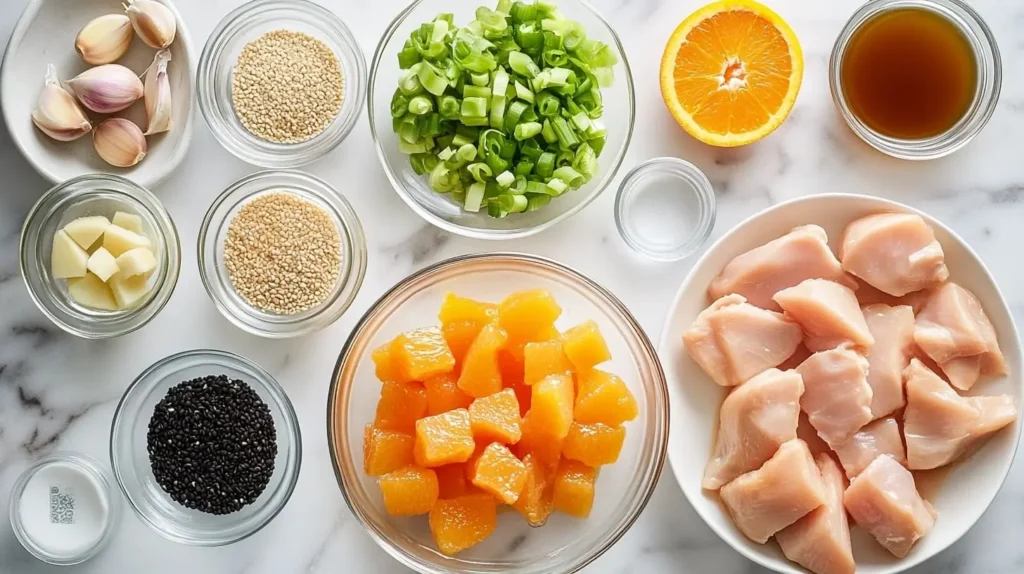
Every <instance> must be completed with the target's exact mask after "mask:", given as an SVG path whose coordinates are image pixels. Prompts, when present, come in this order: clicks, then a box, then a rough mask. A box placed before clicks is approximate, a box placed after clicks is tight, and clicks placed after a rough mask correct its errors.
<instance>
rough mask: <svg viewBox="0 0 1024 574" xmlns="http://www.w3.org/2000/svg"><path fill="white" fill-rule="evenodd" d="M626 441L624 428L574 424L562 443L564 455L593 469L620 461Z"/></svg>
mask: <svg viewBox="0 0 1024 574" xmlns="http://www.w3.org/2000/svg"><path fill="white" fill-rule="evenodd" d="M625 440H626V429H624V428H622V427H610V426H608V425H603V424H601V423H597V424H593V425H581V424H578V423H572V427H570V428H569V434H567V435H566V436H565V440H564V441H562V455H563V456H565V458H570V459H572V460H578V461H580V462H582V463H583V464H585V465H587V466H592V467H598V466H601V465H605V464H612V463H614V462H615V461H616V460H618V459H619V452H621V451H622V443H623V442H625Z"/></svg>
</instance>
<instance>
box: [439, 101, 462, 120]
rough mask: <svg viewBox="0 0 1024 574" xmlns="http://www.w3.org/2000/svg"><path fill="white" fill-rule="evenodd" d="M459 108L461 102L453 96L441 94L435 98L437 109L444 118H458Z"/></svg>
mask: <svg viewBox="0 0 1024 574" xmlns="http://www.w3.org/2000/svg"><path fill="white" fill-rule="evenodd" d="M461 109H462V102H461V101H459V99H458V98H456V97H455V96H441V97H440V98H438V100H437V111H438V112H440V114H441V117H442V118H444V119H446V120H455V119H458V118H459V113H460V111H461Z"/></svg>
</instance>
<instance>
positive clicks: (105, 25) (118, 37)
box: [75, 14, 132, 65]
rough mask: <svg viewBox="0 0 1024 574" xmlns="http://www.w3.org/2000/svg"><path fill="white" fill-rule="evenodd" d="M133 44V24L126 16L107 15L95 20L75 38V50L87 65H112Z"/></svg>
mask: <svg viewBox="0 0 1024 574" xmlns="http://www.w3.org/2000/svg"><path fill="white" fill-rule="evenodd" d="M131 44H132V22H131V20H130V19H129V18H128V16H125V15H124V14H107V15H106V16H100V17H99V18H95V19H93V20H92V21H91V22H89V23H88V24H86V25H85V27H83V28H82V31H81V32H79V33H78V36H77V37H76V38H75V50H77V51H78V53H79V54H80V55H81V56H82V60H84V61H85V63H86V64H93V65H98V64H110V63H111V62H116V61H117V60H118V58H120V57H121V56H123V55H124V53H125V52H127V51H128V47H129V46H131Z"/></svg>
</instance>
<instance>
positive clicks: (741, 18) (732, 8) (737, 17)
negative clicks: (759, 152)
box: [661, 0, 804, 147]
mask: <svg viewBox="0 0 1024 574" xmlns="http://www.w3.org/2000/svg"><path fill="white" fill-rule="evenodd" d="M803 70H804V62H803V52H802V51H801V49H800V43H799V41H797V37H796V34H795V33H794V32H793V30H792V28H790V27H789V25H788V24H787V23H786V21H785V20H783V19H782V17H781V16H779V15H778V14H776V13H775V12H773V11H772V10H771V9H770V8H768V7H767V6H764V5H763V4H760V3H758V2H755V1H753V0H720V1H718V2H713V3H711V4H708V5H707V6H704V7H703V8H700V9H699V10H697V11H696V12H694V13H693V14H691V15H690V16H688V17H687V18H686V19H685V20H683V22H682V23H681V24H679V26H678V27H677V28H676V29H675V31H674V32H673V33H672V35H671V37H670V38H669V40H668V43H667V44H666V46H665V52H664V55H663V56H662V60H661V95H662V98H663V99H664V100H665V105H666V106H667V107H668V110H669V112H670V113H671V114H672V117H673V118H675V120H676V122H678V123H679V125H680V126H682V128H683V129H684V130H686V132H687V133H689V134H690V135H691V136H693V137H694V138H696V139H698V140H700V141H702V142H704V143H706V144H709V145H713V146H719V147H735V146H741V145H746V144H750V143H754V142H756V141H758V140H760V139H761V138H763V137H765V136H767V135H768V134H770V133H772V132H773V131H775V129H777V128H778V127H779V126H780V125H782V122H784V121H785V120H786V118H787V117H788V116H789V113H790V111H792V109H793V105H794V104H795V103H796V97H797V94H798V93H799V91H800V83H801V80H802V79H803Z"/></svg>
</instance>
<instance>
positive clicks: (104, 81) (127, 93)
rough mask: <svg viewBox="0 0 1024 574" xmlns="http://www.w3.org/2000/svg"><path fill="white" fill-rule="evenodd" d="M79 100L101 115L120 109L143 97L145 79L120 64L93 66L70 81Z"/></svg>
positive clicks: (69, 84) (68, 83)
mask: <svg viewBox="0 0 1024 574" xmlns="http://www.w3.org/2000/svg"><path fill="white" fill-rule="evenodd" d="M67 85H68V87H69V88H71V91H72V92H74V93H75V95H76V96H78V101H80V102H82V105H84V106H85V107H87V108H89V109H90V110H92V111H94V112H97V113H100V114H110V113H113V112H119V111H121V110H123V109H125V108H127V107H128V106H130V105H132V104H133V103H134V102H135V100H138V99H139V98H141V97H142V93H143V88H142V80H140V79H139V77H138V76H136V75H135V72H133V71H131V70H129V69H128V68H125V67H124V66H122V65H120V64H104V65H102V66H97V67H95V68H90V69H88V70H86V71H84V72H82V73H81V74H78V75H77V76H75V77H74V78H72V79H70V80H68V81H67Z"/></svg>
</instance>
